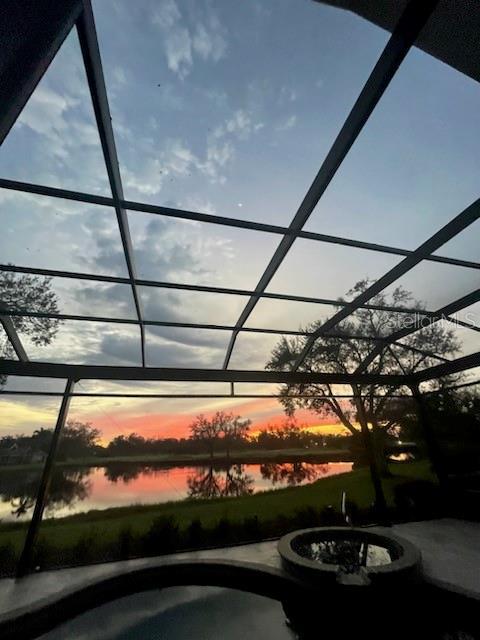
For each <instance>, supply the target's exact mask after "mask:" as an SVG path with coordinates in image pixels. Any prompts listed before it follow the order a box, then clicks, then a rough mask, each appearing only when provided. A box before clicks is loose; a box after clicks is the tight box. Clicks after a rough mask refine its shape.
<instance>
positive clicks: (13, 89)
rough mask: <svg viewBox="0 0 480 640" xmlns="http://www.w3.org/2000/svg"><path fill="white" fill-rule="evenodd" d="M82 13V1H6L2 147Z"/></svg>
mask: <svg viewBox="0 0 480 640" xmlns="http://www.w3.org/2000/svg"><path fill="white" fill-rule="evenodd" d="M81 10H82V2H81V0H62V2H55V0H53V1H52V0H21V2H19V0H2V2H1V4H0V42H1V43H2V46H1V48H0V144H2V143H3V141H4V140H5V138H6V136H7V135H8V133H9V131H10V129H11V128H12V127H13V125H14V124H15V121H16V120H17V118H18V116H19V115H20V113H21V111H22V109H23V108H24V106H25V104H26V103H27V101H28V99H29V98H30V96H31V95H32V93H33V91H34V89H35V87H36V86H37V84H38V83H39V82H40V80H41V78H42V76H43V74H44V73H45V71H46V70H47V69H48V66H49V65H50V63H51V61H52V60H53V58H54V57H55V55H56V53H57V51H58V50H59V49H60V47H61V45H62V43H63V41H64V40H65V38H66V37H67V35H68V33H69V32H70V30H71V29H72V27H73V25H74V24H75V21H76V20H77V18H78V16H79V15H80V12H81Z"/></svg>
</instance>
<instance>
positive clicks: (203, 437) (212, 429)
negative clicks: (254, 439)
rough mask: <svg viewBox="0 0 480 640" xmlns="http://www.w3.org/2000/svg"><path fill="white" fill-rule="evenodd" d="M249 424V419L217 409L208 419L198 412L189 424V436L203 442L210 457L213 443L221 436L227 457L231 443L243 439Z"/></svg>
mask: <svg viewBox="0 0 480 640" xmlns="http://www.w3.org/2000/svg"><path fill="white" fill-rule="evenodd" d="M250 424H251V421H250V420H242V418H241V417H240V416H234V415H233V413H226V412H225V411H217V412H216V413H215V414H214V415H213V416H212V417H211V418H210V419H208V418H206V417H205V416H204V415H203V414H200V415H199V416H197V417H196V418H195V420H194V422H193V423H192V424H191V425H190V437H191V438H192V439H193V440H199V441H201V442H203V443H204V444H205V446H206V447H207V449H208V451H209V452H210V457H213V450H214V447H215V444H216V442H217V441H219V440H220V438H221V437H222V440H223V442H224V444H225V448H226V452H227V457H228V456H229V455H230V447H231V445H232V444H233V443H234V442H238V441H240V440H244V439H245V437H246V435H247V433H248V430H249V428H250Z"/></svg>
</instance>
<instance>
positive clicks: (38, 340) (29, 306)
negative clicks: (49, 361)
mask: <svg viewBox="0 0 480 640" xmlns="http://www.w3.org/2000/svg"><path fill="white" fill-rule="evenodd" d="M51 281H52V279H51V278H43V277H40V276H32V275H19V274H16V273H10V272H7V271H2V272H0V307H1V309H2V310H5V311H6V312H7V313H6V314H5V315H8V311H22V310H24V311H29V312H30V311H32V312H41V313H53V314H58V313H59V308H58V297H57V294H56V293H55V292H54V291H53V289H52V284H51ZM12 322H13V325H14V327H15V329H16V330H17V331H18V332H19V333H20V334H22V335H23V336H27V337H28V338H29V340H30V341H31V342H32V343H33V344H34V345H35V346H45V345H48V344H50V343H51V342H52V340H53V339H54V338H55V336H56V335H57V332H58V328H59V326H60V320H57V319H55V318H31V317H26V316H13V317H12ZM14 357H15V352H14V350H13V347H12V345H11V344H10V341H9V340H8V338H7V336H6V335H2V334H0V358H14ZM3 384H5V377H3V378H0V386H2V385H3Z"/></svg>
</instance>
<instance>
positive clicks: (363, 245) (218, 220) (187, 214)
mask: <svg viewBox="0 0 480 640" xmlns="http://www.w3.org/2000/svg"><path fill="white" fill-rule="evenodd" d="M0 188H3V189H9V190H11V191H18V192H20V193H32V194H36V195H43V196H49V197H53V198H60V199H65V200H73V201H75V202H83V203H85V204H94V205H100V206H106V207H113V208H114V207H115V204H116V201H115V200H114V199H113V198H109V197H107V196H99V195H95V194H90V193H84V192H81V191H70V190H68V189H59V188H56V187H48V186H44V185H38V184H32V183H28V182H19V181H17V180H9V179H5V178H0ZM118 202H119V204H120V206H121V207H122V208H123V209H128V210H129V211H132V212H140V213H151V214H153V215H161V216H164V217H166V218H174V219H179V220H195V221H197V222H204V223H206V224H215V225H219V226H224V227H233V228H237V229H246V230H249V231H261V232H264V233H273V234H277V235H281V236H289V237H292V238H304V239H306V240H314V241H317V242H325V243H328V244H338V245H342V246H346V247H352V248H354V249H364V250H366V251H376V252H378V253H386V254H392V255H398V256H409V255H410V254H411V253H412V251H411V250H409V249H401V248H399V247H392V246H390V245H383V244H378V243H374V242H365V241H363V240H354V239H352V238H344V237H341V236H332V235H327V234H324V233H317V232H315V231H305V230H304V229H299V230H295V229H293V228H290V227H283V226H280V225H273V224H268V223H264V222H255V221H253V220H242V219H240V218H230V217H228V218H227V217H224V216H218V215H213V214H209V213H201V212H198V211H186V210H183V209H173V208H170V207H163V206H161V205H154V204H147V203H143V202H134V201H131V200H125V199H123V198H120V199H119V201H118ZM425 259H426V260H429V261H431V262H440V263H443V264H450V265H452V266H456V267H467V268H470V269H480V262H473V261H471V260H462V259H459V258H451V257H447V256H439V255H432V256H428V258H425Z"/></svg>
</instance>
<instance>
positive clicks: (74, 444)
mask: <svg viewBox="0 0 480 640" xmlns="http://www.w3.org/2000/svg"><path fill="white" fill-rule="evenodd" d="M101 435H102V433H101V431H100V430H99V429H96V428H95V427H93V426H92V425H91V423H90V422H80V421H78V420H69V421H68V422H67V423H66V425H65V428H64V429H63V432H62V437H61V439H60V444H59V446H58V455H59V457H65V458H81V457H82V456H88V455H92V454H94V453H95V452H96V448H97V446H98V443H99V439H100V437H101Z"/></svg>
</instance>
